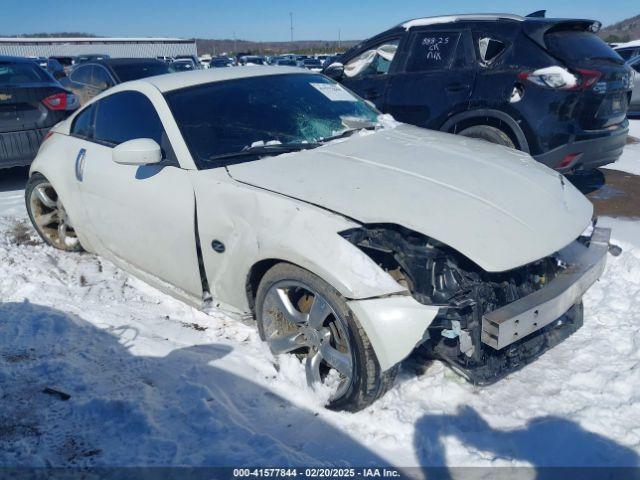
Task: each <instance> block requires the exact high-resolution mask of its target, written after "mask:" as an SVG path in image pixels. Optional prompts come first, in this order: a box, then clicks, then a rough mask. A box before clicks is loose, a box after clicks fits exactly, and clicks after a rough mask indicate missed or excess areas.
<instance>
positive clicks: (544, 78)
mask: <svg viewBox="0 0 640 480" xmlns="http://www.w3.org/2000/svg"><path fill="white" fill-rule="evenodd" d="M601 76H602V73H601V72H598V71H596V70H586V69H584V68H577V69H576V70H575V72H570V71H569V70H567V69H565V68H562V67H559V66H552V67H547V68H540V69H538V70H535V71H534V72H520V74H519V75H518V79H519V80H521V81H524V80H528V81H529V82H531V83H535V84H536V85H539V86H541V87H547V88H554V89H558V90H588V89H590V88H592V87H593V86H594V85H596V84H597V83H598V80H599V79H600V77H601Z"/></svg>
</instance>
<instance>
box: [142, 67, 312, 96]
mask: <svg viewBox="0 0 640 480" xmlns="http://www.w3.org/2000/svg"><path fill="white" fill-rule="evenodd" d="M287 73H296V74H299V75H314V73H313V72H310V71H309V70H303V69H301V68H297V67H269V66H255V67H237V68H219V69H218V68H215V69H208V70H193V71H190V72H177V73H170V74H165V75H157V76H155V77H147V78H141V79H139V80H136V82H145V83H150V84H151V85H153V86H154V87H156V88H157V89H158V90H160V91H161V92H169V91H171V90H178V89H181V88H186V87H192V86H195V85H202V84H205V83H211V82H222V81H225V80H235V79H240V78H251V77H265V76H269V75H284V74H287ZM315 75H317V74H315Z"/></svg>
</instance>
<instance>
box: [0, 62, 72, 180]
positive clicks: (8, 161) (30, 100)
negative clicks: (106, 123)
mask: <svg viewBox="0 0 640 480" xmlns="http://www.w3.org/2000/svg"><path fill="white" fill-rule="evenodd" d="M78 106H79V103H78V99H77V98H76V96H75V95H73V94H72V93H71V92H69V91H68V90H65V89H64V88H62V85H60V83H58V81H57V80H55V79H54V78H53V77H52V76H51V75H50V74H49V73H47V72H46V71H45V70H44V69H43V68H42V67H40V66H39V65H38V64H37V63H35V62H34V61H32V60H30V59H28V58H21V57H7V56H0V168H8V167H15V166H22V165H29V164H30V163H31V161H32V160H33V158H34V157H35V156H36V153H37V152H38V148H39V147H40V143H41V142H42V139H43V138H44V137H45V136H46V135H47V133H48V132H49V129H50V128H51V127H53V126H54V125H55V124H56V123H58V122H60V121H61V120H64V119H65V118H67V117H68V116H69V115H70V114H71V113H72V112H73V111H74V110H75V109H77V108H78Z"/></svg>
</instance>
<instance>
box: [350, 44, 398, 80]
mask: <svg viewBox="0 0 640 480" xmlns="http://www.w3.org/2000/svg"><path fill="white" fill-rule="evenodd" d="M399 43H400V39H399V38H397V39H393V40H388V41H386V42H384V43H381V44H380V45H377V46H376V47H374V48H371V49H369V50H366V51H364V52H363V53H361V54H360V55H358V56H357V57H355V58H354V59H352V60H351V61H349V62H347V64H346V65H345V66H344V74H345V75H346V76H347V77H361V76H364V75H385V74H387V73H388V72H389V67H390V66H391V62H392V61H393V58H394V57H395V55H396V51H397V50H398V44H399Z"/></svg>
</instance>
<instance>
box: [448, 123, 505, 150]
mask: <svg viewBox="0 0 640 480" xmlns="http://www.w3.org/2000/svg"><path fill="white" fill-rule="evenodd" d="M458 135H462V136H463V137H469V138H477V139H479V140H484V141H485V142H489V143H495V144H497V145H503V146H505V147H509V148H516V145H515V144H514V143H513V141H512V140H511V138H509V135H507V134H506V133H504V132H503V131H502V130H500V129H499V128H495V127H490V126H489V125H476V126H474V127H469V128H465V129H464V130H462V131H460V132H458Z"/></svg>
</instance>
